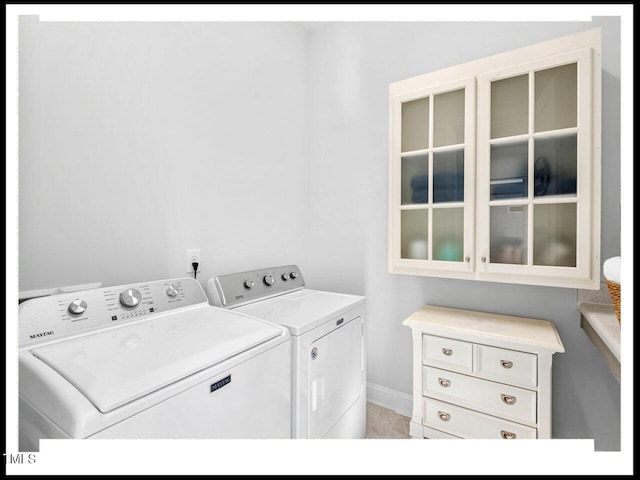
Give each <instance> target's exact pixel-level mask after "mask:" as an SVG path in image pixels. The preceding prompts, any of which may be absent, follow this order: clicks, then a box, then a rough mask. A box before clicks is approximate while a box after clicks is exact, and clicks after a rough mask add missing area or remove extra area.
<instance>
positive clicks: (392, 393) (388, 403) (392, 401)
mask: <svg viewBox="0 0 640 480" xmlns="http://www.w3.org/2000/svg"><path fill="white" fill-rule="evenodd" d="M367 401H368V402H371V403H375V404H376V405H379V406H381V407H384V408H388V409H390V410H393V411H394V412H396V413H399V414H400V415H404V416H405V417H409V418H411V414H412V413H413V397H412V396H411V395H409V394H408V393H402V392H398V391H397V390H392V389H391V388H387V387H383V386H382V385H376V384H375V383H370V382H367Z"/></svg>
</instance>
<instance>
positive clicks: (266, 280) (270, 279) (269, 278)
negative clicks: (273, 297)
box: [264, 275, 276, 287]
mask: <svg viewBox="0 0 640 480" xmlns="http://www.w3.org/2000/svg"><path fill="white" fill-rule="evenodd" d="M264 283H265V284H266V285H268V286H269V287H270V286H271V285H273V284H274V283H276V279H275V278H273V277H272V276H271V275H265V276H264Z"/></svg>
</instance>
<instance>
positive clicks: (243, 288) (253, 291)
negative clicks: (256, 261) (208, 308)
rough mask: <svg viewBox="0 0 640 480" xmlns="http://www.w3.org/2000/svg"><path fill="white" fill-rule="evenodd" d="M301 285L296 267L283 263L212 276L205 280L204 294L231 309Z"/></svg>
mask: <svg viewBox="0 0 640 480" xmlns="http://www.w3.org/2000/svg"><path fill="white" fill-rule="evenodd" d="M303 287H304V278H302V273H300V269H299V268H298V267H297V266H296V265H285V266H282V267H271V268H264V269H260V270H249V271H247V272H241V273H233V274H230V275H221V276H218V277H213V278H212V279H210V280H209V282H208V283H207V294H208V296H209V300H210V301H211V304H212V305H214V306H216V307H226V308H234V307H239V306H240V305H245V304H247V303H251V302H255V301H257V300H263V299H265V298H269V297H275V296H277V295H282V294H283V293H289V292H292V291H294V290H300V289H301V288H303Z"/></svg>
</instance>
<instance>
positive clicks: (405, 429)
mask: <svg viewBox="0 0 640 480" xmlns="http://www.w3.org/2000/svg"><path fill="white" fill-rule="evenodd" d="M409 420H410V419H409V417H405V416H403V415H400V414H398V413H396V412H394V411H393V410H389V409H387V408H383V407H381V406H379V405H376V404H374V403H370V402H367V434H366V436H365V438H385V439H390V438H407V439H408V438H409Z"/></svg>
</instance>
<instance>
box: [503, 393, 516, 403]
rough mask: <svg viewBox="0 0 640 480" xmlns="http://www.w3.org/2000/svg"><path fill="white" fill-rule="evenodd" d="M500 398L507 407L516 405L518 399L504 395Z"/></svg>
mask: <svg viewBox="0 0 640 480" xmlns="http://www.w3.org/2000/svg"><path fill="white" fill-rule="evenodd" d="M500 398H502V401H503V402H504V403H506V404H507V405H515V403H516V400H517V398H516V397H514V396H513V395H505V394H504V393H502V394H500Z"/></svg>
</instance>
